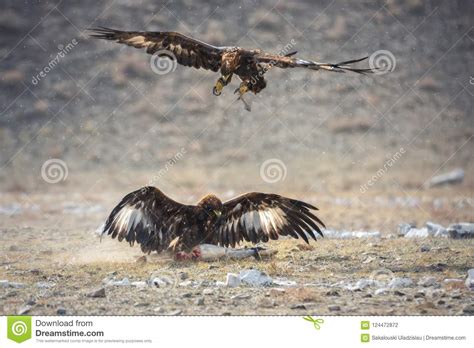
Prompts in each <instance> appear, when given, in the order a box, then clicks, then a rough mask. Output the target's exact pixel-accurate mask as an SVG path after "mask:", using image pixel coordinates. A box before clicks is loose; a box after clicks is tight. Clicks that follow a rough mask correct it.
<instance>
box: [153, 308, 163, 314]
mask: <svg viewBox="0 0 474 348" xmlns="http://www.w3.org/2000/svg"><path fill="white" fill-rule="evenodd" d="M153 312H155V313H162V312H163V308H161V307H155V308H153Z"/></svg>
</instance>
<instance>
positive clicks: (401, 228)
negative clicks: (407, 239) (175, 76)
mask: <svg viewBox="0 0 474 348" xmlns="http://www.w3.org/2000/svg"><path fill="white" fill-rule="evenodd" d="M415 227H416V225H415V224H410V223H406V222H403V223H401V224H399V225H398V235H399V236H405V235H406V234H407V233H408V231H410V230H411V229H412V228H415Z"/></svg>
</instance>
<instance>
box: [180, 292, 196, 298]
mask: <svg viewBox="0 0 474 348" xmlns="http://www.w3.org/2000/svg"><path fill="white" fill-rule="evenodd" d="M192 296H193V294H192V293H191V292H185V293H184V294H182V295H181V297H183V298H190V297H192Z"/></svg>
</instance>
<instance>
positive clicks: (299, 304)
mask: <svg viewBox="0 0 474 348" xmlns="http://www.w3.org/2000/svg"><path fill="white" fill-rule="evenodd" d="M290 309H306V306H305V305H304V304H303V303H297V304H294V305H291V306H290Z"/></svg>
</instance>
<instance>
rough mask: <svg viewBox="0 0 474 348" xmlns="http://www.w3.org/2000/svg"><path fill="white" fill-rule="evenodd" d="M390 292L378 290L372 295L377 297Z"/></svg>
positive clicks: (382, 289) (388, 290)
mask: <svg viewBox="0 0 474 348" xmlns="http://www.w3.org/2000/svg"><path fill="white" fill-rule="evenodd" d="M389 292H390V289H388V288H380V289H377V290H375V292H374V295H375V296H379V295H386V294H388V293H389Z"/></svg>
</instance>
